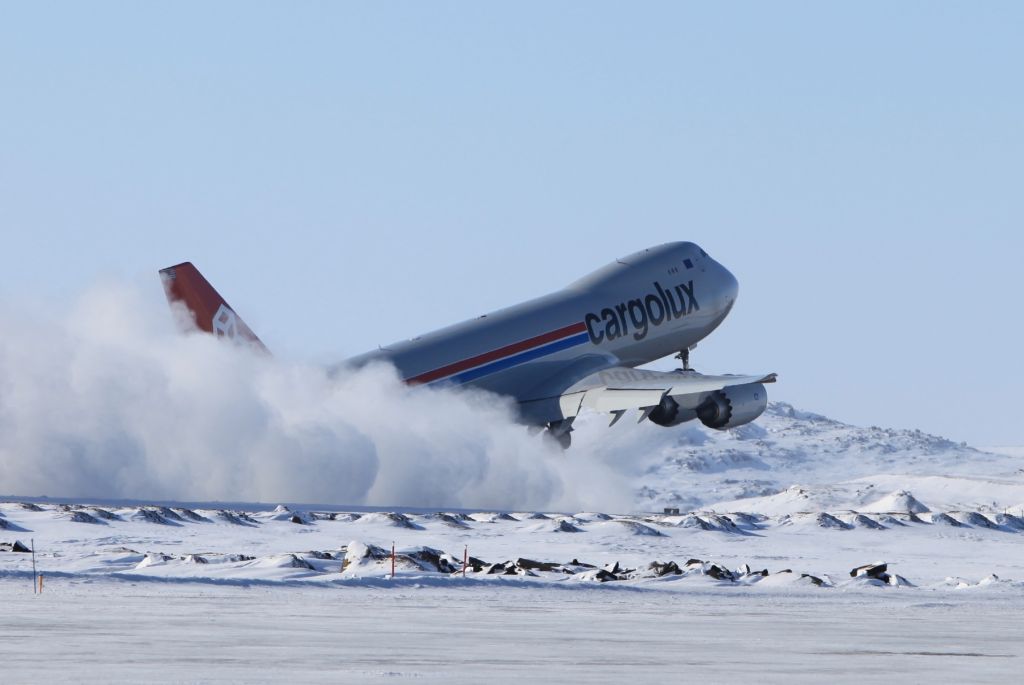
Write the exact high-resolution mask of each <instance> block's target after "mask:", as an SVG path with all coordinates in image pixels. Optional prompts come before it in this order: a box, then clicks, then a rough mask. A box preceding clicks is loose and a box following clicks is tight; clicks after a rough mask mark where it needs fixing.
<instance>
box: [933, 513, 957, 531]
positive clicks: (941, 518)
mask: <svg viewBox="0 0 1024 685" xmlns="http://www.w3.org/2000/svg"><path fill="white" fill-rule="evenodd" d="M932 523H934V524H936V525H940V526H952V527H953V528H962V527H963V525H964V524H962V523H960V522H959V521H957V520H956V519H955V518H953V517H952V516H950V515H949V514H932Z"/></svg>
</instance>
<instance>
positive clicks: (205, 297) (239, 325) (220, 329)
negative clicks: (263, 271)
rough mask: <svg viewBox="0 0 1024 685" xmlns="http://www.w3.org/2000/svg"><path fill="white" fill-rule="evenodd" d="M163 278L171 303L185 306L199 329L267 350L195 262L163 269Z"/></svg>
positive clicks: (161, 272) (165, 290) (161, 276)
mask: <svg viewBox="0 0 1024 685" xmlns="http://www.w3.org/2000/svg"><path fill="white" fill-rule="evenodd" d="M160 279H161V280H162V281H163V283H164V292H165V293H166V294H167V301H168V302H170V303H171V304H174V303H175V302H181V303H182V304H184V305H185V308H186V309H188V311H189V312H190V313H191V315H192V318H193V320H194V321H195V324H196V328H198V329H199V330H201V331H206V332H207V333H212V334H214V335H216V336H217V337H218V338H231V339H232V340H235V341H238V342H241V341H242V340H246V341H249V342H251V343H253V344H255V345H256V346H257V347H259V348H260V349H262V350H263V351H267V348H266V346H265V345H264V344H263V342H262V341H261V340H260V339H259V338H258V337H256V334H255V333H253V332H252V329H251V328H249V327H248V326H246V325H245V322H244V321H242V317H240V316H238V315H237V314H236V313H235V310H234V309H232V308H231V305H229V304H228V303H227V301H225V300H224V298H223V297H221V296H220V293H218V292H217V291H216V290H214V288H213V286H212V285H210V283H209V282H208V281H207V280H206V279H205V278H203V275H202V274H201V273H199V269H197V268H196V267H194V266H192V263H191V262H183V263H182V264H177V265H175V266H169V267H167V268H166V269H161V270H160Z"/></svg>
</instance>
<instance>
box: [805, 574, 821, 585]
mask: <svg viewBox="0 0 1024 685" xmlns="http://www.w3.org/2000/svg"><path fill="white" fill-rule="evenodd" d="M800 577H801V578H807V579H808V580H810V581H811V582H812V583H814V584H815V585H817V586H818V587H821V586H822V585H824V583H825V581H823V580H822V579H821V578H818V577H817V576H812V575H811V574H810V573H801V574H800Z"/></svg>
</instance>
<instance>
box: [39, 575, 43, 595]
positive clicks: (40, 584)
mask: <svg viewBox="0 0 1024 685" xmlns="http://www.w3.org/2000/svg"><path fill="white" fill-rule="evenodd" d="M39 594H43V574H42V573H40V574H39Z"/></svg>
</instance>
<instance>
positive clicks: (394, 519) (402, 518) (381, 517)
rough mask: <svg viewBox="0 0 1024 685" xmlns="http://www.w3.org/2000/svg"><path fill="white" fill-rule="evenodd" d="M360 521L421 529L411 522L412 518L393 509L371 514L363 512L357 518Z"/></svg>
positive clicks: (421, 528)
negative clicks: (363, 513) (360, 516)
mask: <svg viewBox="0 0 1024 685" xmlns="http://www.w3.org/2000/svg"><path fill="white" fill-rule="evenodd" d="M359 522H360V523H376V524H383V525H385V526H391V527H394V528H408V529H410V530H423V527H422V526H419V525H417V524H415V523H413V521H412V519H411V518H409V517H408V516H406V515H405V514H398V513H395V512H393V511H379V512H373V513H372V514H365V515H363V517H362V518H360V519H359Z"/></svg>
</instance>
